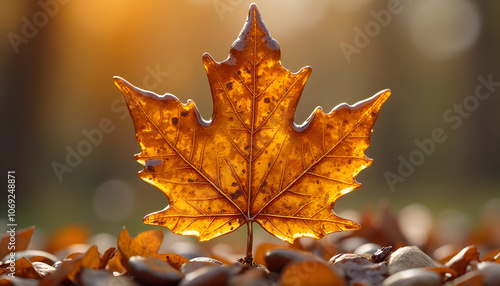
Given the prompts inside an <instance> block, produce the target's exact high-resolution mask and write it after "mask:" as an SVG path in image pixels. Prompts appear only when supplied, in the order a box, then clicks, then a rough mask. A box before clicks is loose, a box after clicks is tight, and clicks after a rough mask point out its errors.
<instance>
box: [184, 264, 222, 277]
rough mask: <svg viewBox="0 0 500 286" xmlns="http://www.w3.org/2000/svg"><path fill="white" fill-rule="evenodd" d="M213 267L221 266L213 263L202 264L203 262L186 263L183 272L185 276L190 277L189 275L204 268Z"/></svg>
mask: <svg viewBox="0 0 500 286" xmlns="http://www.w3.org/2000/svg"><path fill="white" fill-rule="evenodd" d="M211 266H219V265H218V264H215V263H212V262H201V261H194V262H186V263H184V264H182V266H181V272H182V274H184V275H188V274H189V273H191V272H193V271H195V270H198V269H200V268H202V267H211Z"/></svg>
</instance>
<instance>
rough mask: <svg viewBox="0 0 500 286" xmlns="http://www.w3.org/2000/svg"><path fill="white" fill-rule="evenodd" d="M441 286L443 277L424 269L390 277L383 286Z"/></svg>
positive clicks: (407, 271)
mask: <svg viewBox="0 0 500 286" xmlns="http://www.w3.org/2000/svg"><path fill="white" fill-rule="evenodd" d="M415 285H426V286H440V285H442V283H441V276H440V275H439V274H438V273H436V272H432V271H428V270H425V269H422V268H415V269H407V270H403V271H400V272H398V273H396V274H394V275H391V276H389V277H388V278H387V279H385V280H384V282H383V283H382V286H415Z"/></svg>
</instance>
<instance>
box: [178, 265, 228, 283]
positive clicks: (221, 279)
mask: <svg viewBox="0 0 500 286" xmlns="http://www.w3.org/2000/svg"><path fill="white" fill-rule="evenodd" d="M229 276H230V270H229V269H227V268H226V267H218V266H210V267H203V268H200V269H198V270H195V271H193V272H191V273H189V274H188V275H186V277H184V279H182V281H181V283H180V284H179V286H201V285H210V286H223V285H226V282H227V281H228V279H229Z"/></svg>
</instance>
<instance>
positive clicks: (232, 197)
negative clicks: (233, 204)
mask: <svg viewBox="0 0 500 286" xmlns="http://www.w3.org/2000/svg"><path fill="white" fill-rule="evenodd" d="M241 195H243V192H242V191H241V190H240V189H238V190H236V192H234V193H232V194H230V197H231V199H233V200H236V199H237V198H239V197H240V196H241Z"/></svg>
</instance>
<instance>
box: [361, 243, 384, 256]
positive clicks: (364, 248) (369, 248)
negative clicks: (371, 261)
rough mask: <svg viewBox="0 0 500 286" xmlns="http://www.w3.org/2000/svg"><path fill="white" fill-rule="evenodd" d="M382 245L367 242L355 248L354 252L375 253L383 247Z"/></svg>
mask: <svg viewBox="0 0 500 286" xmlns="http://www.w3.org/2000/svg"><path fill="white" fill-rule="evenodd" d="M381 248H382V246H380V245H378V244H376V243H365V244H363V245H361V246H358V247H357V248H356V249H354V253H356V254H374V253H375V252H377V250H379V249H381Z"/></svg>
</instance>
